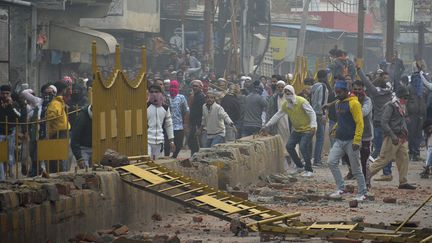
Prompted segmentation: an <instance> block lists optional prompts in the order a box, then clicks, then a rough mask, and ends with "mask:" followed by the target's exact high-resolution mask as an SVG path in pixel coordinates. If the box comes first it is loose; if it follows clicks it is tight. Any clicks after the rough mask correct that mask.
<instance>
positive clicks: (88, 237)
mask: <svg viewBox="0 0 432 243" xmlns="http://www.w3.org/2000/svg"><path fill="white" fill-rule="evenodd" d="M75 239H77V240H79V241H84V242H99V239H98V238H97V237H96V236H95V235H93V234H91V233H80V234H77V235H76V236H75Z"/></svg>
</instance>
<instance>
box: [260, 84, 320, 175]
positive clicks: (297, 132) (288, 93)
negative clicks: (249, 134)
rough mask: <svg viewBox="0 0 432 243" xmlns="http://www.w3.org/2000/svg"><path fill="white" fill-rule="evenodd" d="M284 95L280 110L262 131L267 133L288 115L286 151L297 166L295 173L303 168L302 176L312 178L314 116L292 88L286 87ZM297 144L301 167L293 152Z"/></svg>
mask: <svg viewBox="0 0 432 243" xmlns="http://www.w3.org/2000/svg"><path fill="white" fill-rule="evenodd" d="M284 93H285V99H286V101H284V102H283V103H282V106H281V108H280V109H278V111H277V112H276V114H274V115H273V116H272V118H271V119H270V120H269V121H268V122H267V123H266V124H265V126H264V127H263V129H262V131H267V129H268V128H269V127H270V126H272V125H274V124H276V123H277V122H278V121H279V120H280V119H281V118H283V117H286V115H288V118H289V119H290V121H291V125H292V128H293V131H292V132H291V135H290V137H289V139H288V142H287V144H286V149H287V151H288V153H289V155H290V156H291V159H292V160H293V161H294V163H295V164H296V166H297V171H296V172H298V173H300V172H302V171H303V168H304V173H303V176H305V177H311V176H313V170H312V164H311V154H312V137H313V135H314V134H315V131H316V127H317V122H316V114H315V112H314V110H313V108H312V107H311V105H310V104H309V102H308V101H307V100H306V99H305V98H303V97H301V96H297V95H295V90H294V87H293V86H291V85H286V86H285V87H284ZM297 144H299V146H300V152H301V153H302V156H303V159H304V161H305V165H303V163H302V162H301V160H300V158H299V156H298V154H297V151H296V150H295V147H296V146H297Z"/></svg>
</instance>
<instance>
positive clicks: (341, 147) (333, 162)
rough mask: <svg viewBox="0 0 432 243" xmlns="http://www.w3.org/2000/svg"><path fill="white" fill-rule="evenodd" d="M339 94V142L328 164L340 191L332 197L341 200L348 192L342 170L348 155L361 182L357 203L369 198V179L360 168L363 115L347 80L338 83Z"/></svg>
mask: <svg viewBox="0 0 432 243" xmlns="http://www.w3.org/2000/svg"><path fill="white" fill-rule="evenodd" d="M335 94H336V97H337V99H338V101H337V102H336V115H337V124H336V125H335V128H333V134H334V136H335V142H334V144H333V146H332V148H331V149H330V153H329V156H328V165H329V168H330V171H331V172H332V174H333V178H334V179H335V182H336V191H335V192H334V193H332V194H330V197H332V198H340V197H341V196H342V195H343V194H345V193H346V191H345V182H344V179H343V177H342V175H341V172H340V170H339V161H340V159H341V158H342V157H343V156H344V155H345V154H347V155H348V158H349V163H350V165H351V171H352V174H353V175H354V176H355V177H356V179H357V186H358V192H357V196H356V197H355V200H357V201H364V200H366V199H367V187H366V182H365V177H364V175H363V173H362V169H361V167H360V160H359V155H360V143H361V139H362V135H363V128H364V122H363V113H362V107H361V104H360V102H359V101H358V98H357V97H356V96H355V95H351V94H350V93H349V90H348V84H347V82H345V80H336V83H335Z"/></svg>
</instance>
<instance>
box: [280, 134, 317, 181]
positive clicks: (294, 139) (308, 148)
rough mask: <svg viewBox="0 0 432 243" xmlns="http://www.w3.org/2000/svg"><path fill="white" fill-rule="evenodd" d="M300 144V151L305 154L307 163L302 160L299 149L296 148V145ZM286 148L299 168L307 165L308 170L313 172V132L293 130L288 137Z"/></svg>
mask: <svg viewBox="0 0 432 243" xmlns="http://www.w3.org/2000/svg"><path fill="white" fill-rule="evenodd" d="M297 144H299V145H300V152H301V154H302V155H303V159H304V161H305V165H304V166H303V163H302V162H301V160H300V158H299V156H298V154H297V151H296V150H295V147H296V145H297ZM286 149H287V151H288V153H289V155H290V157H291V159H292V160H293V161H294V163H295V165H296V166H297V168H303V167H305V170H306V171H310V172H312V171H313V170H312V164H311V155H312V134H310V133H308V132H307V133H301V132H296V131H293V132H292V133H291V135H290V137H289V139H288V142H287V145H286Z"/></svg>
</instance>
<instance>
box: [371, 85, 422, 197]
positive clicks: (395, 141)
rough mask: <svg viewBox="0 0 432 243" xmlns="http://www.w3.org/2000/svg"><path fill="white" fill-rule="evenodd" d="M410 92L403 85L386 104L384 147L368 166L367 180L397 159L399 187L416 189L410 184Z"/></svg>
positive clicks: (382, 121) (383, 119)
mask: <svg viewBox="0 0 432 243" xmlns="http://www.w3.org/2000/svg"><path fill="white" fill-rule="evenodd" d="M409 96H410V94H409V91H408V89H407V88H405V87H403V86H401V87H399V89H398V90H397V91H396V97H393V99H392V101H391V102H388V103H387V104H386V105H385V106H384V111H383V114H382V116H381V127H382V129H383V133H384V141H383V144H382V149H381V152H380V155H379V157H378V159H377V160H375V161H374V162H373V163H372V164H371V165H370V166H369V168H368V171H367V175H368V178H367V181H368V182H370V178H371V177H372V176H373V175H375V174H376V173H378V171H380V170H381V169H382V168H383V167H384V166H385V165H386V164H387V161H389V160H395V161H396V165H397V167H398V171H399V189H409V190H413V189H416V187H415V186H413V185H411V184H408V183H407V182H408V180H407V174H408V145H407V140H408V129H407V124H406V121H405V118H406V116H407V113H406V104H407V100H408V98H409Z"/></svg>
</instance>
